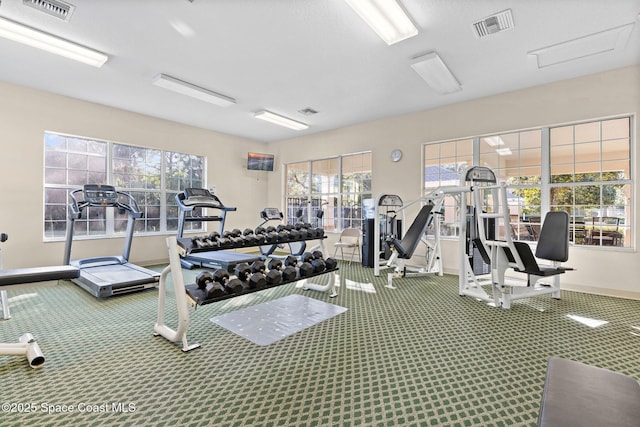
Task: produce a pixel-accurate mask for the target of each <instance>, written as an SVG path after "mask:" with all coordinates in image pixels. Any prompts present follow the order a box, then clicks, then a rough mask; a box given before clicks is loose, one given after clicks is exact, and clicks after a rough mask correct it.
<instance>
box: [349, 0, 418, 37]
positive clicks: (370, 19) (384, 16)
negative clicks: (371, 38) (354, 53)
mask: <svg viewBox="0 0 640 427" xmlns="http://www.w3.org/2000/svg"><path fill="white" fill-rule="evenodd" d="M345 1H346V2H347V4H348V5H349V6H351V8H352V9H353V10H355V11H356V13H357V14H358V15H360V17H361V18H362V19H363V20H364V22H366V23H367V24H368V25H369V26H370V27H371V28H372V29H373V31H375V32H376V34H378V36H380V38H381V39H382V40H384V41H385V42H386V43H387V44H388V45H392V44H394V43H398V42H400V41H402V40H405V39H408V38H409V37H413V36H415V35H416V34H418V29H417V28H416V26H415V25H413V22H411V19H409V17H408V16H407V14H406V13H404V10H402V8H401V7H400V5H399V4H398V3H397V2H396V0H345Z"/></svg>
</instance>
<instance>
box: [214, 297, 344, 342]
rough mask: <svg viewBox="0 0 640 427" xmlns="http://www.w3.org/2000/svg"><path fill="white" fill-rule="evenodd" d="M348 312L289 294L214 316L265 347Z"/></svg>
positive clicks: (341, 308) (233, 329) (219, 321)
mask: <svg viewBox="0 0 640 427" xmlns="http://www.w3.org/2000/svg"><path fill="white" fill-rule="evenodd" d="M345 311H347V309H346V308H344V307H340V306H338V305H335V304H328V303H326V302H322V301H318V300H316V299H313V298H308V297H305V296H302V295H289V296H286V297H284V298H280V299H277V300H274V301H268V302H265V303H262V304H258V305H255V306H251V307H246V308H243V309H240V310H236V311H233V312H231V313H226V314H223V315H220V316H216V317H212V318H211V321H212V322H213V323H215V324H216V325H219V326H222V327H223V328H225V329H228V330H229V331H231V332H233V333H234V334H237V335H240V336H241V337H243V338H246V339H248V340H249V341H251V342H253V343H255V344H258V345H261V346H266V345H269V344H273V343H274V342H276V341H279V340H281V339H282V338H285V337H288V336H289V335H293V334H295V333H296V332H299V331H301V330H303V329H306V328H308V327H310V326H313V325H315V324H317V323H320V322H322V321H324V320H327V319H330V318H332V317H333V316H336V315H338V314H340V313H344V312H345Z"/></svg>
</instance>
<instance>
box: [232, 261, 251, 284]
mask: <svg viewBox="0 0 640 427" xmlns="http://www.w3.org/2000/svg"><path fill="white" fill-rule="evenodd" d="M235 273H236V277H237V278H238V279H240V281H242V282H246V281H247V279H249V276H251V267H249V264H247V263H246V262H243V263H242V264H238V265H236V268H235Z"/></svg>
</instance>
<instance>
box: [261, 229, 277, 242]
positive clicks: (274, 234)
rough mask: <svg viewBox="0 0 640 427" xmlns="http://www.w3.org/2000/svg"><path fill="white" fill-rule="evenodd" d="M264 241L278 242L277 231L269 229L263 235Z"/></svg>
mask: <svg viewBox="0 0 640 427" xmlns="http://www.w3.org/2000/svg"><path fill="white" fill-rule="evenodd" d="M264 240H265V242H266V243H278V233H277V232H275V231H269V232H267V233H266V234H265V235H264Z"/></svg>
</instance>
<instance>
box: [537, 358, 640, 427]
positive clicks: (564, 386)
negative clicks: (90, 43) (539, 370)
mask: <svg viewBox="0 0 640 427" xmlns="http://www.w3.org/2000/svg"><path fill="white" fill-rule="evenodd" d="M638 425H640V384H638V381H636V380H635V379H634V378H632V377H629V376H627V375H623V374H620V373H617V372H613V371H609V370H607V369H603V368H598V367H596V366H589V365H585V364H583V363H580V362H574V361H572V360H566V359H561V358H557V357H552V358H551V359H549V363H548V365H547V377H546V379H545V384H544V391H543V393H542V402H541V404H540V414H539V416H538V426H539V427H543V426H544V427H574V426H575V427H591V426H593V427H603V426H607V427H622V426H629V427H630V426H634V427H637V426H638Z"/></svg>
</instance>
